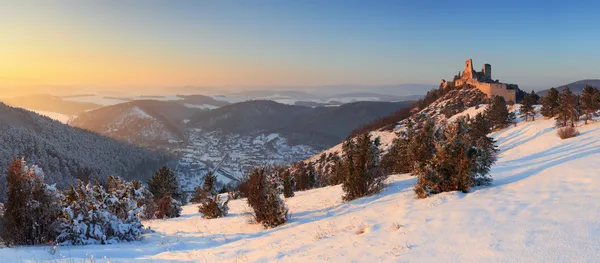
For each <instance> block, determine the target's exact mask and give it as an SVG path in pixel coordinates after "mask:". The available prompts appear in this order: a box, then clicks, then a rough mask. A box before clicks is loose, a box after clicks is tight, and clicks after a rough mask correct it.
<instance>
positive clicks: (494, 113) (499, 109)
mask: <svg viewBox="0 0 600 263" xmlns="http://www.w3.org/2000/svg"><path fill="white" fill-rule="evenodd" d="M486 114H487V116H488V118H489V119H490V122H491V123H492V129H493V130H499V129H504V128H506V127H508V125H510V123H511V114H510V113H509V112H508V108H507V107H506V101H505V100H504V97H502V96H495V97H494V98H493V99H492V103H491V104H490V105H489V107H488V108H487V110H486Z"/></svg>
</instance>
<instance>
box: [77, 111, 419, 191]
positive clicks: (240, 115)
mask: <svg viewBox="0 0 600 263" xmlns="http://www.w3.org/2000/svg"><path fill="white" fill-rule="evenodd" d="M410 104H411V102H355V103H349V104H344V105H342V106H339V107H304V106H294V105H286V104H281V103H277V102H274V101H269V100H258V101H245V102H240V103H234V104H230V105H225V106H222V107H220V108H216V109H213V110H200V109H195V108H189V107H185V106H183V104H182V103H180V101H132V102H127V103H122V104H118V105H113V106H108V107H103V108H100V109H97V110H93V111H89V112H87V113H85V114H83V115H82V116H80V117H79V118H77V119H75V120H74V121H72V122H71V124H72V125H74V126H77V127H81V128H84V129H88V130H92V131H95V132H98V133H100V134H103V135H106V136H110V137H113V138H116V139H119V140H123V141H127V142H132V143H135V144H137V145H141V146H145V147H148V148H155V147H160V148H165V149H168V150H169V151H170V152H171V153H173V154H175V155H177V156H179V157H180V160H179V165H178V166H177V167H178V174H179V175H180V176H181V177H182V178H184V179H183V180H187V181H185V182H187V183H186V184H187V185H191V186H192V187H193V186H194V185H195V184H196V183H199V179H198V178H200V177H201V176H202V175H204V174H205V173H207V172H208V171H213V170H215V171H216V174H217V176H218V177H219V180H221V181H222V182H229V181H232V180H239V178H241V176H242V175H243V174H244V172H246V171H247V170H248V169H251V168H252V167H255V166H260V165H264V164H286V163H291V162H295V161H299V160H303V159H305V158H307V157H309V156H312V155H314V154H316V153H317V152H319V151H321V150H323V149H326V148H328V147H330V146H332V145H335V144H336V143H338V142H340V141H342V140H344V139H345V138H346V137H347V136H348V135H349V134H350V133H351V131H352V130H353V129H355V128H357V127H360V126H362V125H364V124H365V123H368V122H370V121H372V120H375V119H377V118H381V117H383V116H386V115H389V114H390V113H392V112H394V111H396V110H398V109H399V108H402V107H406V106H408V105H410Z"/></svg>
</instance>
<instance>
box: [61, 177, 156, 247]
mask: <svg viewBox="0 0 600 263" xmlns="http://www.w3.org/2000/svg"><path fill="white" fill-rule="evenodd" d="M143 198H144V192H143V188H136V184H134V183H132V182H126V181H122V180H121V179H120V178H118V177H109V180H108V188H107V189H105V188H104V187H103V186H102V185H101V184H100V183H99V182H98V181H96V182H95V183H88V184H84V183H83V182H79V183H78V184H77V185H76V186H72V187H71V189H70V190H69V191H67V192H66V194H65V195H64V198H63V200H62V202H63V205H64V210H63V223H62V226H61V233H60V235H59V236H58V237H57V240H56V241H57V243H59V244H62V245H89V244H114V243H118V242H122V241H134V240H140V239H141V236H142V234H143V233H144V232H145V231H146V230H145V229H144V226H143V225H142V223H141V219H140V217H139V216H140V213H141V210H142V209H141V208H140V207H139V205H138V201H139V200H142V199H143Z"/></svg>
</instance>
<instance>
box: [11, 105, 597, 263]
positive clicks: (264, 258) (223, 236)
mask: <svg viewBox="0 0 600 263" xmlns="http://www.w3.org/2000/svg"><path fill="white" fill-rule="evenodd" d="M553 124H554V121H553V120H543V118H542V117H540V116H537V117H536V121H534V122H519V123H518V124H517V126H516V127H513V126H511V127H509V128H507V129H505V130H502V131H499V132H496V133H494V134H492V136H493V137H494V138H495V139H496V140H497V142H498V146H499V149H500V150H501V152H500V153H499V156H498V162H497V163H496V165H494V166H493V168H492V170H491V175H492V176H493V177H494V182H493V184H492V185H491V186H488V187H483V188H476V189H473V190H472V191H471V193H467V194H463V193H458V192H450V193H443V194H439V195H436V196H433V197H430V198H427V199H415V195H414V193H413V191H412V186H413V185H414V183H415V181H416V178H414V177H412V176H410V175H392V176H390V178H388V180H387V181H386V187H385V188H384V190H383V191H382V192H381V193H380V194H378V195H375V196H371V197H367V198H363V199H359V200H355V201H353V202H349V203H343V202H342V200H341V196H342V189H341V187H340V186H331V187H325V188H320V189H314V190H309V191H304V192H297V193H296V196H295V197H293V198H290V199H287V200H286V202H287V205H288V207H289V208H290V213H291V219H290V221H289V222H288V223H287V224H286V225H283V226H281V227H278V228H275V229H268V230H264V229H263V228H262V227H261V226H259V225H256V224H249V223H247V219H248V216H246V215H245V214H246V213H248V212H249V211H250V209H249V208H248V207H247V206H246V204H245V200H244V199H242V200H233V201H231V202H230V214H229V216H227V217H225V218H218V219H210V220H207V219H202V218H201V215H200V214H199V213H198V212H197V207H196V206H195V205H188V206H185V207H184V209H183V216H182V217H180V218H176V219H170V220H153V221H145V222H144V224H145V225H146V226H149V227H151V228H152V229H153V230H154V231H156V232H155V233H151V234H146V235H145V236H144V239H143V240H142V241H139V242H130V243H120V244H115V245H107V246H101V245H90V246H79V247H58V248H57V249H56V253H55V254H51V253H48V251H51V250H52V249H51V248H50V247H47V246H37V247H20V248H4V249H0V261H2V262H16V261H19V262H20V261H26V262H56V261H60V262H63V261H66V262H73V261H82V259H89V258H91V257H93V258H94V260H95V261H96V262H108V261H110V262H137V261H146V260H148V261H152V262H171V261H191V262H352V261H353V262H599V261H600V253H599V252H598V250H599V248H600V217H598V215H599V214H600V202H598V200H600V191H598V189H600V176H599V174H598V172H597V171H599V170H600V162H598V161H597V160H598V159H599V158H600V123H598V122H594V123H592V124H589V125H587V126H580V127H578V128H579V130H580V132H581V134H580V135H579V136H577V137H575V138H571V139H567V140H560V139H559V138H558V137H557V135H556V130H555V129H554V128H553Z"/></svg>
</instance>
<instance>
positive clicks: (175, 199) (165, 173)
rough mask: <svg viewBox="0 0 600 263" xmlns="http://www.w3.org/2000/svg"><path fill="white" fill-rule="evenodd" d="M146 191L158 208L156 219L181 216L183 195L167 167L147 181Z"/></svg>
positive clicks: (175, 178)
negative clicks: (152, 197) (149, 193)
mask: <svg viewBox="0 0 600 263" xmlns="http://www.w3.org/2000/svg"><path fill="white" fill-rule="evenodd" d="M148 189H149V190H150V192H151V193H152V195H153V196H154V202H155V203H156V204H157V207H158V211H157V213H156V217H157V218H171V217H178V216H179V215H180V214H181V199H182V197H183V194H182V193H181V190H180V188H179V182H178V181H177V177H175V174H174V173H173V171H171V169H169V168H168V167H167V166H163V167H162V168H160V170H158V171H157V172H156V173H155V174H154V176H152V178H150V180H149V181H148Z"/></svg>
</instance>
